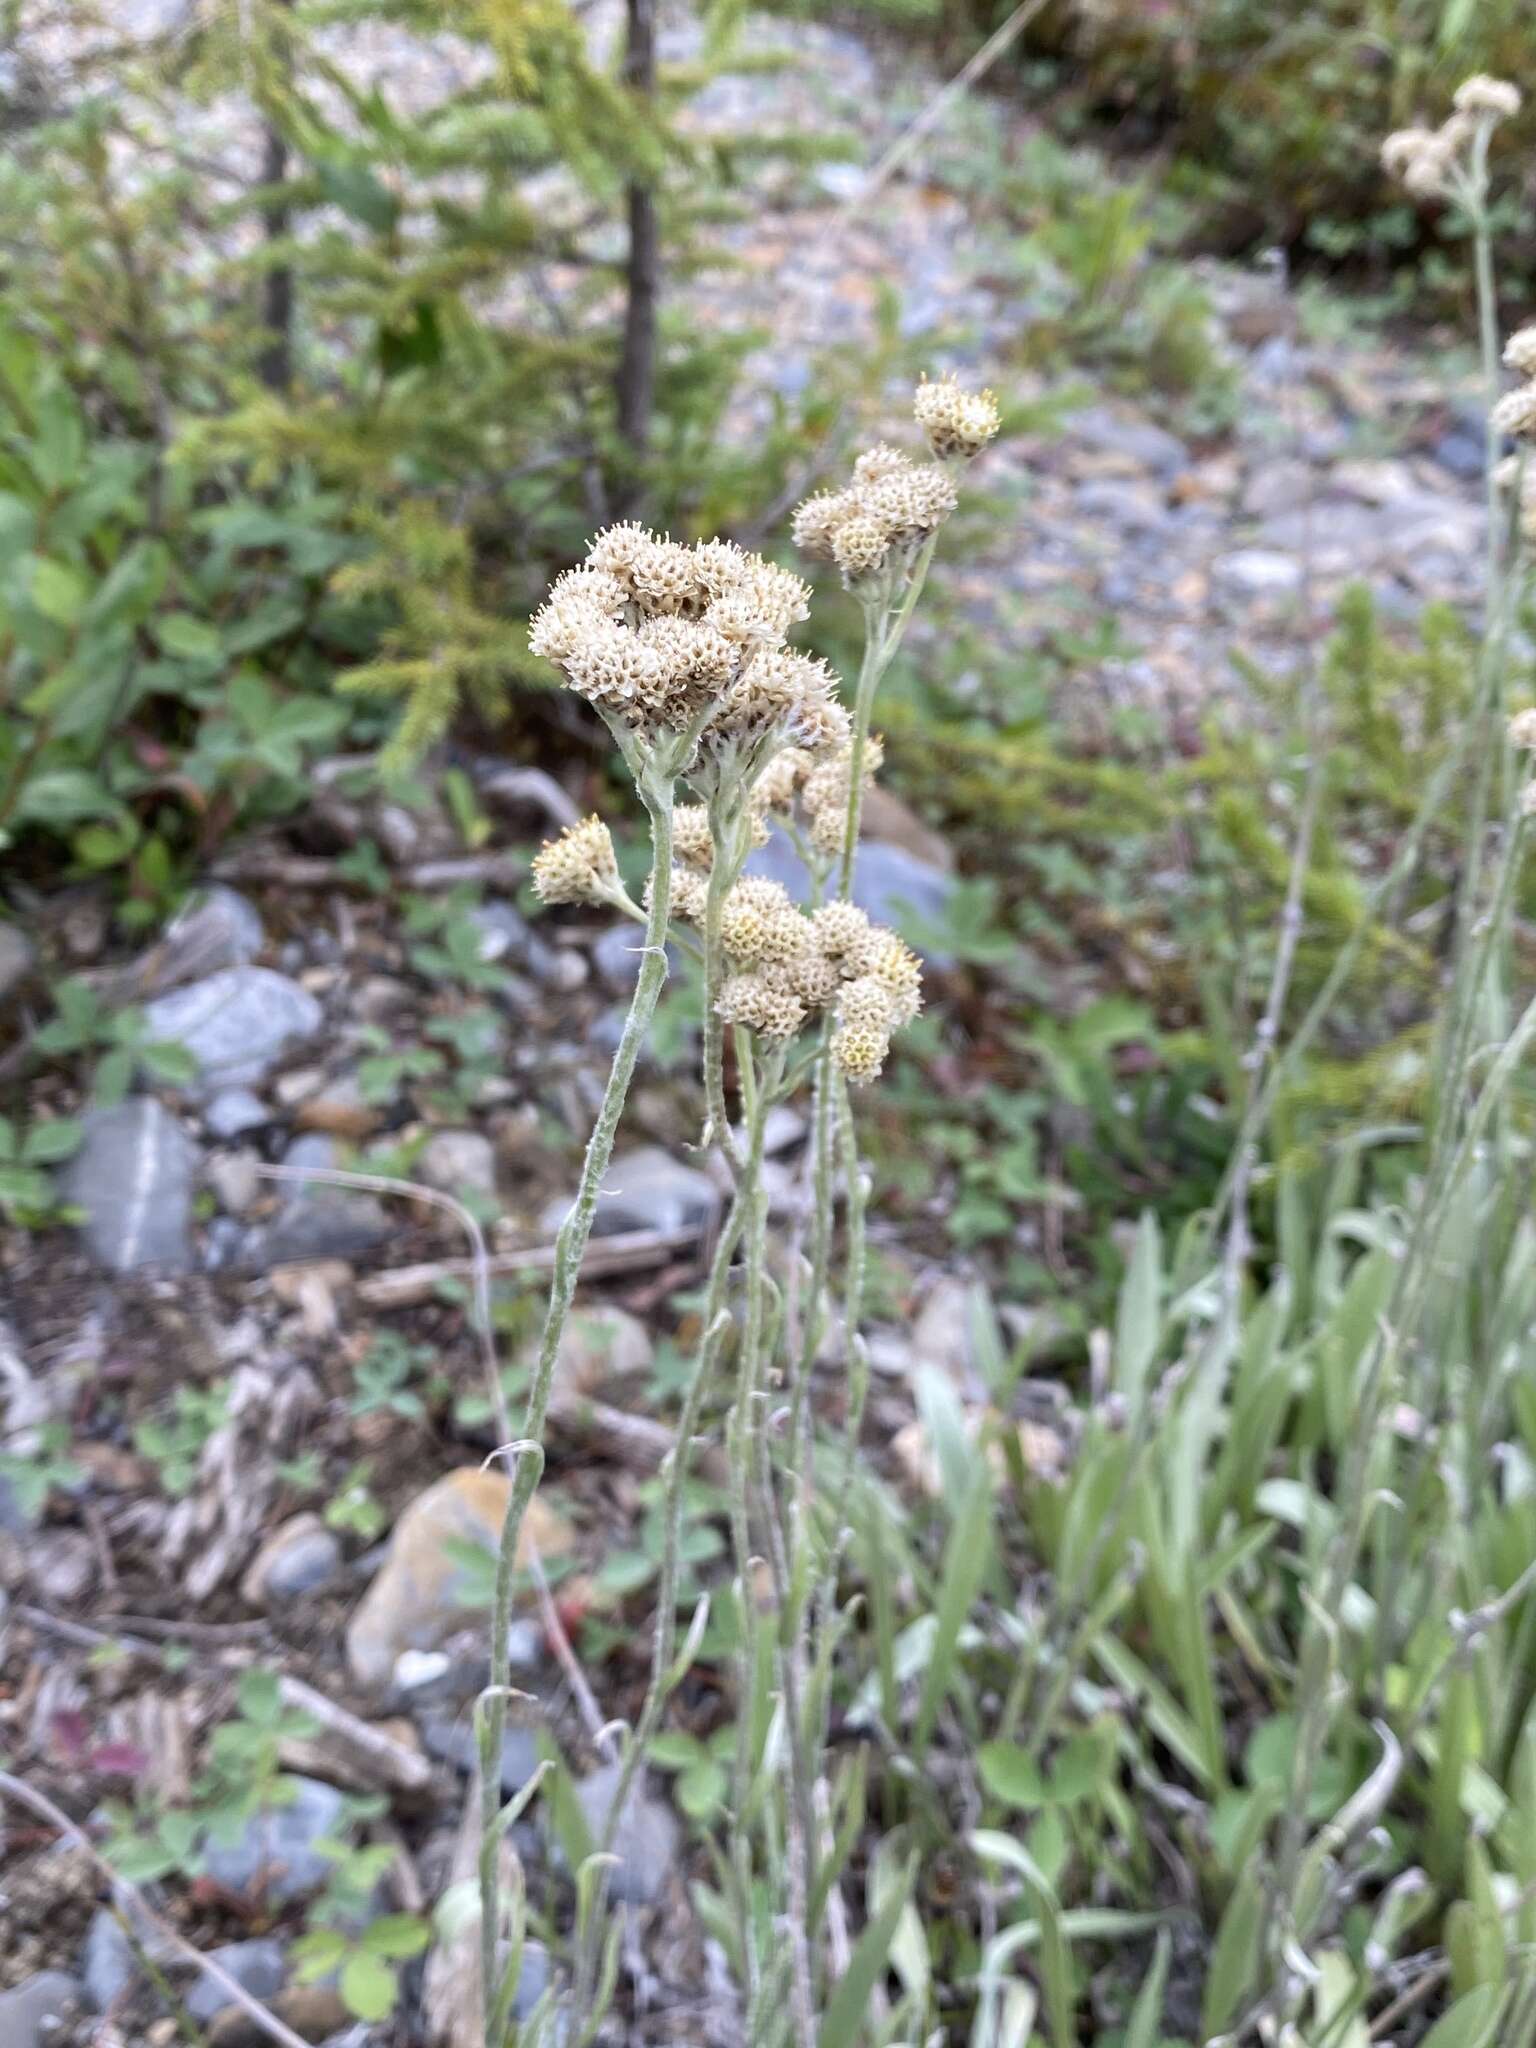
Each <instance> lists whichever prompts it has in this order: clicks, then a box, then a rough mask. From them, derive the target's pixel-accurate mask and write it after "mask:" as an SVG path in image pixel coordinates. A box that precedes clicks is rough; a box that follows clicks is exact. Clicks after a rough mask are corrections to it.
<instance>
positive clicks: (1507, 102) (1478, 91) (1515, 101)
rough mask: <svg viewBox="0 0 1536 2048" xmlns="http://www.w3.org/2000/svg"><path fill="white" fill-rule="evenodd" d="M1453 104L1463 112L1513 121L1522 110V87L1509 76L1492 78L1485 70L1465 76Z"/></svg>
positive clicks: (1452, 100) (1452, 101)
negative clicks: (1511, 81)
mask: <svg viewBox="0 0 1536 2048" xmlns="http://www.w3.org/2000/svg"><path fill="white" fill-rule="evenodd" d="M1451 104H1452V106H1453V107H1455V109H1456V111H1457V112H1458V113H1461V114H1486V115H1487V116H1488V117H1489V119H1490V120H1494V121H1511V120H1513V119H1514V117H1515V115H1516V114H1518V113H1519V111H1520V88H1519V86H1517V85H1511V84H1510V82H1509V80H1508V79H1507V78H1490V77H1489V76H1488V74H1487V73H1486V72H1484V71H1478V72H1474V74H1473V75H1472V77H1471V78H1464V79H1463V80H1462V82H1461V84H1460V85H1458V86H1457V88H1456V91H1455V93H1454V94H1453V96H1452V99H1451Z"/></svg>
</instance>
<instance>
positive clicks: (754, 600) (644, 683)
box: [528, 523, 848, 747]
mask: <svg viewBox="0 0 1536 2048" xmlns="http://www.w3.org/2000/svg"><path fill="white" fill-rule="evenodd" d="M809 597H810V592H809V590H808V589H807V587H806V585H805V584H804V583H803V582H802V581H801V580H800V578H799V577H798V576H794V575H792V574H791V573H790V572H789V571H788V570H787V569H780V568H778V567H776V566H775V565H774V564H773V563H772V562H767V561H764V559H763V558H762V556H760V555H753V554H748V553H747V552H746V550H745V549H743V548H739V547H737V546H736V544H735V543H734V542H733V541H725V540H709V541H700V542H698V543H697V544H696V545H695V546H691V547H689V546H685V545H684V544H683V543H682V542H680V541H674V540H667V539H663V538H661V537H659V536H658V535H656V534H654V533H651V532H649V531H648V530H647V529H646V528H645V527H643V526H637V525H634V524H629V523H626V524H624V525H620V526H610V527H608V528H607V529H606V530H605V531H604V532H602V533H600V534H598V536H597V538H596V539H595V540H594V541H593V543H592V545H591V547H590V548H589V549H588V551H587V559H586V561H585V562H584V563H583V564H582V565H581V566H580V567H579V568H576V569H571V570H568V571H567V572H566V573H565V575H563V576H561V577H559V578H558V579H557V581H556V582H555V584H554V585H553V587H552V588H551V590H550V593H549V597H548V599H547V601H546V602H545V604H544V605H543V606H542V607H541V609H540V610H539V611H538V612H536V613H535V614H534V617H533V620H532V622H531V624H530V627H529V632H528V644H529V646H530V648H531V649H532V650H533V652H534V653H535V654H537V655H542V656H543V657H545V658H546V659H547V660H549V661H552V662H554V663H555V664H556V665H557V667H559V668H561V669H562V670H563V671H564V672H565V677H566V680H567V681H568V682H569V684H570V686H571V688H572V689H573V690H575V691H576V692H577V694H578V695H580V696H583V697H585V698H587V699H588V700H589V701H590V702H591V703H593V704H597V705H599V706H602V707H604V708H605V709H608V710H610V711H612V712H615V713H616V714H617V715H619V716H620V717H622V718H624V719H625V720H626V721H627V722H628V723H629V724H630V725H632V726H636V727H646V726H650V727H669V728H672V729H674V730H682V729H684V728H686V727H688V726H690V725H693V724H695V723H697V722H699V721H702V722H703V723H702V730H703V732H704V734H705V735H706V736H708V737H714V738H726V737H729V736H731V735H735V734H742V735H746V736H749V737H750V736H757V735H762V734H765V733H768V732H770V731H774V730H778V731H782V732H784V733H786V734H789V735H792V736H793V737H794V738H795V739H797V740H799V741H800V742H801V743H802V744H804V745H806V746H811V747H816V746H824V745H827V744H829V743H836V742H837V741H838V740H840V739H841V738H843V737H844V736H845V735H846V733H847V729H848V720H847V713H846V712H845V711H844V710H843V709H842V706H841V705H840V704H839V703H838V702H837V697H836V679H835V678H834V676H833V675H832V672H831V670H830V669H828V667H827V666H826V664H825V662H821V661H817V660H816V659H814V658H813V657H812V656H810V655H808V654H802V653H800V652H798V651H797V650H796V649H795V648H792V647H789V646H786V645H785V640H784V636H785V634H786V633H787V632H788V630H789V628H790V627H791V626H792V625H793V624H795V622H796V621H797V620H800V619H803V618H805V617H806V616H807V612H808V600H809Z"/></svg>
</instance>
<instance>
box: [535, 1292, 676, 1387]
mask: <svg viewBox="0 0 1536 2048" xmlns="http://www.w3.org/2000/svg"><path fill="white" fill-rule="evenodd" d="M654 1357H655V1348H654V1346H653V1345H652V1343H651V1333H650V1331H649V1330H647V1329H646V1327H645V1325H644V1323H642V1322H641V1321H640V1319H639V1317H638V1316H632V1315H631V1314H630V1313H629V1311H628V1309H622V1308H614V1307H610V1306H608V1305H606V1304H605V1305H602V1306H599V1307H595V1308H578V1309H573V1310H572V1312H571V1315H570V1319H569V1321H568V1322H567V1323H566V1326H565V1330H564V1332H563V1334H562V1335H561V1338H560V1349H559V1351H558V1352H557V1353H556V1355H555V1387H556V1390H557V1391H558V1392H559V1393H561V1394H569V1395H571V1396H573V1397H576V1398H580V1397H582V1396H595V1395H598V1394H601V1393H602V1392H603V1391H604V1389H605V1388H607V1387H608V1386H609V1385H611V1384H612V1383H613V1382H615V1381H618V1380H627V1379H633V1378H634V1377H635V1375H636V1374H637V1373H642V1372H646V1371H647V1370H649V1368H650V1365H651V1361H652V1359H653V1358H654ZM530 1362H531V1360H530Z"/></svg>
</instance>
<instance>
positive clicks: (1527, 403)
mask: <svg viewBox="0 0 1536 2048" xmlns="http://www.w3.org/2000/svg"><path fill="white" fill-rule="evenodd" d="M1504 362H1505V365H1506V367H1507V368H1509V369H1511V370H1513V371H1514V372H1515V375H1516V376H1517V377H1519V378H1520V379H1521V380H1522V381H1521V382H1520V383H1519V384H1517V385H1516V386H1515V388H1514V390H1513V391H1506V392H1505V394H1504V396H1503V397H1502V398H1501V399H1500V400H1499V402H1498V404H1497V405H1496V406H1495V407H1494V408H1493V415H1492V419H1493V425H1494V427H1495V429H1496V430H1497V432H1499V433H1501V434H1514V435H1515V436H1517V437H1518V438H1519V439H1521V440H1526V441H1536V326H1530V327H1522V328H1520V329H1518V330H1517V332H1515V333H1514V334H1512V335H1511V336H1510V337H1509V340H1508V341H1507V342H1506V343H1505V344H1504Z"/></svg>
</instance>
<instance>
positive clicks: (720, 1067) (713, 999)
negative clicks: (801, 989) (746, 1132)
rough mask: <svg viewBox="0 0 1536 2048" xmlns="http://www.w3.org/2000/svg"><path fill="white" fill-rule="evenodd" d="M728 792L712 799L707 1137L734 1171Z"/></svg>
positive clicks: (732, 853)
mask: <svg viewBox="0 0 1536 2048" xmlns="http://www.w3.org/2000/svg"><path fill="white" fill-rule="evenodd" d="M725 802H726V800H725V797H724V796H722V795H719V794H717V795H715V796H713V797H711V799H710V803H709V839H710V847H711V849H712V851H711V856H710V863H709V887H708V889H707V890H706V892H705V897H704V1028H703V1038H704V1049H703V1060H704V1104H705V1109H706V1111H707V1114H708V1118H709V1128H708V1130H707V1131H706V1132H705V1143H706V1144H707V1143H708V1142H709V1140H710V1139H711V1138H713V1140H714V1141H715V1143H716V1144H717V1145H718V1146H719V1147H720V1150H721V1152H722V1153H723V1154H724V1156H725V1161H726V1164H727V1165H728V1166H729V1167H730V1169H731V1173H732V1175H733V1177H734V1178H735V1179H737V1180H740V1178H741V1175H742V1170H743V1165H744V1162H743V1159H742V1156H741V1148H740V1146H739V1145H738V1144H737V1142H736V1139H735V1136H734V1134H733V1133H732V1130H731V1119H730V1116H729V1114H728V1112H727V1110H726V1106H725V1031H724V1027H723V1025H722V1023H721V1020H720V1013H719V1010H718V1008H717V1004H718V1001H719V996H720V984H721V980H722V975H723V966H724V957H725V956H724V948H723V946H722V944H721V939H720V925H721V918H722V915H723V913H724V909H725V899H726V896H727V895H728V894H729V892H730V889H731V885H732V884H733V883H734V882H735V880H736V873H737V870H738V868H739V867H740V865H741V860H740V855H739V853H738V851H737V846H736V842H737V839H738V837H739V834H738V832H737V830H736V828H735V821H734V819H731V820H728V819H727V816H726V809H725Z"/></svg>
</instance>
